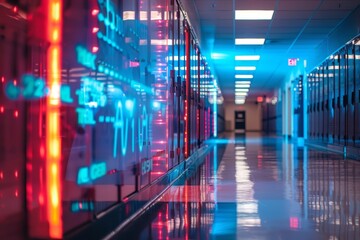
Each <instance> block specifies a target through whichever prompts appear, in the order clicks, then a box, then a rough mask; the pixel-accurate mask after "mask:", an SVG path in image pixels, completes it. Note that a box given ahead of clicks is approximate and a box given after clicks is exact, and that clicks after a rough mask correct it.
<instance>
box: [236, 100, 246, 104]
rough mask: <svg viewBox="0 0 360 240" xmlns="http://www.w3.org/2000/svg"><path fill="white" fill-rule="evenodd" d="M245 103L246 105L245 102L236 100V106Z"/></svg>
mask: <svg viewBox="0 0 360 240" xmlns="http://www.w3.org/2000/svg"><path fill="white" fill-rule="evenodd" d="M244 103H245V100H240V101H238V100H235V104H244Z"/></svg>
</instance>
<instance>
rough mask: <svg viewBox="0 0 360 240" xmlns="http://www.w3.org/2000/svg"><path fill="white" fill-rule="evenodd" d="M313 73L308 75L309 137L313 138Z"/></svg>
mask: <svg viewBox="0 0 360 240" xmlns="http://www.w3.org/2000/svg"><path fill="white" fill-rule="evenodd" d="M311 86H312V73H310V74H309V75H308V84H307V92H308V101H307V114H308V122H307V125H308V130H307V131H308V132H307V135H308V138H309V139H311V138H312V127H313V126H312V109H311V107H312V105H311V97H312V87H311Z"/></svg>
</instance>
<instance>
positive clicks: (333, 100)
mask: <svg viewBox="0 0 360 240" xmlns="http://www.w3.org/2000/svg"><path fill="white" fill-rule="evenodd" d="M331 106H332V108H335V98H333V99H331Z"/></svg>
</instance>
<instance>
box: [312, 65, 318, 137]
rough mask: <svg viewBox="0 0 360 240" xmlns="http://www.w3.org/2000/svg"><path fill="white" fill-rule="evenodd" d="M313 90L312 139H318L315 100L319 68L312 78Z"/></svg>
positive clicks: (316, 98)
mask: <svg viewBox="0 0 360 240" xmlns="http://www.w3.org/2000/svg"><path fill="white" fill-rule="evenodd" d="M314 80H315V81H314V90H313V123H314V132H313V135H314V140H315V141H318V133H319V121H318V119H319V111H318V109H317V101H318V92H319V89H318V88H319V69H317V71H316V74H315V78H314Z"/></svg>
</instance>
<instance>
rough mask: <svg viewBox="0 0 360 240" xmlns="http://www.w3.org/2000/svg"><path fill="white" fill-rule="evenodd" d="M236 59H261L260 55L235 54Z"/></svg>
mask: <svg viewBox="0 0 360 240" xmlns="http://www.w3.org/2000/svg"><path fill="white" fill-rule="evenodd" d="M235 60H236V61H258V60H260V55H239V56H235Z"/></svg>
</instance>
